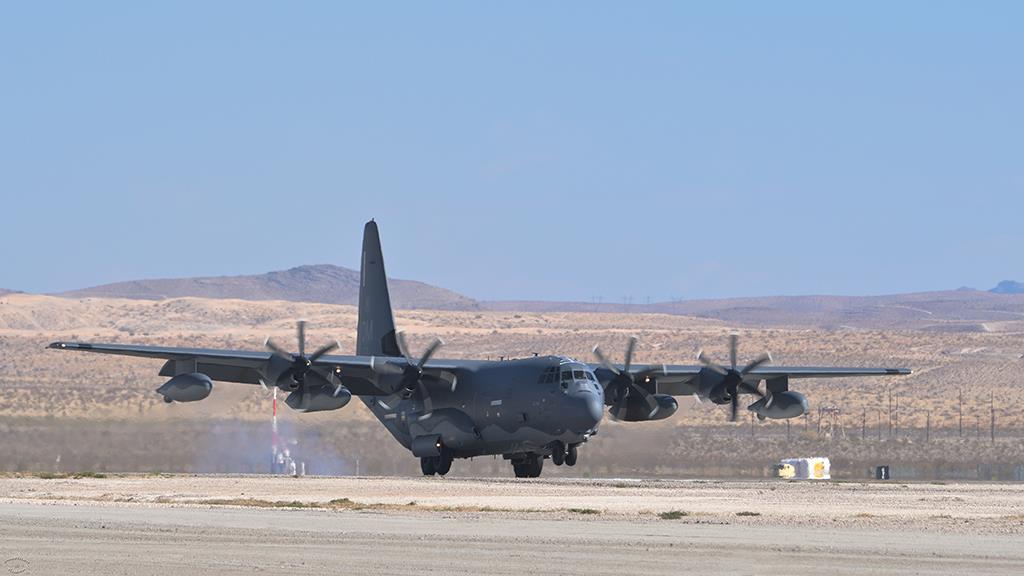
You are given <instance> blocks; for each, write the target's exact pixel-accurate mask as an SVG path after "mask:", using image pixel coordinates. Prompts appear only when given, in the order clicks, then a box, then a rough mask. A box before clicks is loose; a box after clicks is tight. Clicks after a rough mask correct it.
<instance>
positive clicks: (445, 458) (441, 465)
mask: <svg viewBox="0 0 1024 576" xmlns="http://www.w3.org/2000/svg"><path fill="white" fill-rule="evenodd" d="M453 460H455V456H454V455H453V454H452V451H451V450H449V449H448V448H446V447H442V448H441V454H439V455H437V456H427V457H425V458H420V470H422V471H423V475H424V476H433V475H434V474H437V475H438V476H444V475H445V474H447V473H448V472H450V471H451V469H452V461H453Z"/></svg>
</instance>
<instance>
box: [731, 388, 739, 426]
mask: <svg viewBox="0 0 1024 576" xmlns="http://www.w3.org/2000/svg"><path fill="white" fill-rule="evenodd" d="M729 408H730V410H731V412H730V414H731V415H730V416H729V421H730V422H735V421H736V413H737V412H738V411H739V409H740V395H739V394H733V395H732V397H731V398H730V399H729Z"/></svg>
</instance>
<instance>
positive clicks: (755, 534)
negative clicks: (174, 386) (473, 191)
mask: <svg viewBox="0 0 1024 576" xmlns="http://www.w3.org/2000/svg"><path fill="white" fill-rule="evenodd" d="M263 480H266V482H265V483H264V482H263ZM188 484H192V485H194V486H196V488H195V490H194V491H192V492H188V491H184V490H183V491H178V492H175V490H178V489H179V488H182V487H183V486H184V485H188ZM126 485H127V486H128V487H135V488H138V487H147V486H148V487H149V491H148V492H146V491H144V490H136V496H137V497H136V498H134V499H133V500H132V501H126V500H127V498H126V497H125V494H126V492H125V491H124V489H125V487H126ZM227 486H231V487H233V488H234V489H235V491H236V492H237V491H242V492H246V494H244V495H243V496H244V497H252V498H250V500H248V501H247V502H249V505H248V506H237V505H233V504H231V503H232V502H235V501H238V502H242V501H243V500H240V499H239V500H226V499H223V496H224V494H223V493H221V492H223V491H224V490H221V489H222V488H224V487H227ZM901 486H905V487H901ZM0 487H2V491H0V496H2V497H0V559H3V560H5V561H6V562H7V563H6V564H5V565H4V566H5V567H7V568H8V571H11V568H14V569H17V570H22V572H21V573H24V574H67V573H78V574H104V575H109V574H175V575H181V574H198V573H211V572H213V573H224V574H236V573H237V574H250V573H253V572H263V573H273V574H278V573H280V574H283V573H289V574H296V573H301V574H339V573H341V574H488V575H489V574H524V573H537V574H586V575H599V574H609V575H612V574H614V575H616V576H621V575H622V574H650V575H658V574H679V573H681V572H684V571H691V570H696V569H700V570H701V571H702V572H704V573H709V574H769V573H771V574H783V573H800V572H808V573H818V572H823V571H827V572H828V573H832V574H908V573H914V574H950V573H961V574H967V573H970V574H1020V573H1022V572H1024V516H1021V515H1019V514H1020V509H1021V507H1022V506H1024V497H1022V495H1024V488H1021V487H1019V486H1016V485H999V484H986V485H979V484H964V485H954V486H934V485H909V486H908V485H872V484H858V485H852V486H847V485H842V484H835V485H814V486H811V485H807V484H793V483H772V482H742V483H741V482H737V483H711V484H709V483H695V482H649V481H648V482H647V483H644V482H635V481H589V480H579V481H558V482H545V481H534V482H529V483H523V482H517V481H512V480H508V481H504V480H502V481H493V480H459V481H449V480H436V479H430V480H425V479H391V478H363V479H350V478H339V479H297V480H296V479H280V478H265V479H263V478H259V477H188V476H175V477H169V478H154V479H150V478H146V477H119V478H111V479H81V480H73V479H67V480H40V479H30V478H24V479H21V478H4V479H0ZM360 487H361V488H362V489H363V490H365V491H366V492H367V493H378V494H380V495H381V498H383V494H384V493H387V494H390V497H391V499H392V500H393V502H394V503H393V504H388V503H386V502H383V501H379V502H369V501H363V500H360V497H358V496H357V497H356V498H354V499H352V500H349V501H348V502H347V503H346V504H345V507H343V508H330V507H328V506H330V505H329V504H326V502H327V501H323V500H321V499H322V498H326V497H328V496H329V497H331V498H330V499H336V496H337V494H338V493H339V492H337V491H335V490H336V489H337V490H342V489H345V490H346V491H347V492H349V493H353V494H355V493H357V492H359V490H357V488H360ZM773 487H774V489H772V488H773ZM283 488H287V489H288V491H289V494H290V493H291V492H292V491H295V490H298V491H306V492H308V494H307V497H306V501H307V502H308V504H307V503H303V502H302V501H301V500H300V501H295V502H293V501H291V500H280V501H278V500H264V499H261V498H259V497H254V495H253V494H250V493H249V492H250V491H252V490H254V489H257V490H256V491H258V490H263V491H264V493H263V494H259V495H257V496H265V495H267V494H269V493H271V492H275V493H276V492H281V491H282V489H283ZM168 489H170V490H168ZM104 490H106V491H105V492H104ZM438 492H440V493H442V494H444V496H443V498H445V499H446V500H445V502H446V504H444V505H437V504H432V503H429V502H428V503H426V504H420V501H422V500H427V498H426V497H427V496H429V495H430V494H434V493H438ZM654 492H657V493H660V494H661V495H660V496H650V494H651V493H654ZM458 493H462V500H463V501H464V502H466V503H468V504H466V505H465V506H462V507H457V506H453V505H451V503H452V502H454V500H447V499H449V498H452V497H453V495H455V496H458ZM489 493H490V494H492V495H491V497H490V499H491V501H492V502H493V503H494V504H496V505H497V506H498V507H497V508H495V507H489V506H479V505H478V503H479V502H480V501H482V499H485V497H486V496H487V494H489ZM500 493H508V494H511V496H506V497H504V499H503V497H502V496H500ZM523 493H533V494H534V496H533V504H534V506H533V507H530V508H513V507H505V506H503V505H504V504H508V503H509V502H510V500H508V499H507V498H510V497H515V498H517V500H516V501H517V502H521V503H529V502H526V501H525V500H524V501H519V500H518V495H519V494H523ZM801 493H802V494H803V495H804V498H806V499H809V501H808V502H807V506H805V508H806V510H805V512H804V513H803V514H801V513H800V512H801V511H799V510H794V511H792V512H791V513H789V514H784V513H781V512H777V511H773V510H776V508H774V507H773V506H777V505H778V504H775V505H768V503H769V502H770V501H771V500H772V498H773V495H774V494H779V497H778V501H779V502H781V503H782V504H784V505H788V504H789V503H791V502H792V501H793V500H792V498H794V497H796V496H798V495H799V494H801ZM956 493H959V494H961V496H952V497H951V496H950V494H956ZM155 494H160V496H156V497H154V496H153V495H155ZM609 494H611V495H609ZM76 495H77V496H76ZM175 495H177V498H176V497H175ZM280 495H282V496H286V497H287V495H286V494H284V493H283V492H282V493H281V494H280ZM211 496H215V497H220V498H219V499H214V498H211ZM236 496H237V493H236ZM955 498H960V500H959V501H957V500H955ZM564 499H573V500H575V501H576V502H578V503H579V505H580V506H584V507H582V508H572V509H569V508H564V507H562V503H563V502H564V501H566V500H564ZM947 499H948V500H949V506H948V507H945V506H944V504H943V502H945V501H946V500H947ZM186 500H191V502H190V503H185V501H186ZM402 500H404V501H405V503H404V504H399V502H400V501H402ZM414 500H415V502H416V503H415V504H410V502H413V501H414ZM661 500H664V502H663V501H661ZM882 500H885V501H887V502H888V510H883V509H879V508H878V507H877V503H878V502H881V501H882ZM848 501H852V502H863V503H862V504H857V506H859V508H858V509H859V510H861V511H860V512H856V513H853V514H845V513H842V512H841V510H843V508H844V507H845V506H847V505H848ZM997 501H999V502H1001V504H997ZM200 502H205V503H200ZM211 502H220V503H212V504H211ZM271 502H275V504H271ZM314 502H321V504H313V503H314ZM353 502H354V503H355V504H353ZM666 502H671V505H672V506H673V509H679V510H680V511H682V512H685V515H682V516H681V517H679V518H676V519H663V518H662V517H661V515H660V514H661V512H658V511H657V509H658V507H659V506H661V505H662V504H664V503H666ZM687 503H689V504H690V506H688V507H689V508H691V509H692V511H688V510H684V509H683V508H681V506H684V505H685V504H687ZM989 503H990V504H991V505H992V507H991V508H990V507H989ZM555 504H557V506H556V505H555ZM601 504H604V506H601ZM698 504H701V506H698ZM258 506H263V507H258ZM309 506H324V507H318V508H313V507H309ZM353 506H354V508H353ZM363 506H365V507H363ZM588 506H594V507H593V508H589V507H588ZM935 506H938V507H939V508H945V509H947V512H946V513H943V514H935V513H933V512H934V510H932V509H931V508H932V507H935ZM737 509H738V510H739V512H737V511H735V510H737ZM913 509H920V511H921V514H920V516H921V517H920V518H917V519H916V520H915V519H914V518H911V516H913V514H908V513H907V510H913ZM716 510H717V511H716ZM756 510H761V512H757V511H756ZM889 515H893V516H892V517H888V516H889ZM801 518H802V520H801ZM903 520H907V521H906V522H904V521H903Z"/></svg>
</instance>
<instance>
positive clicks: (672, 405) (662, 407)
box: [618, 394, 679, 422]
mask: <svg viewBox="0 0 1024 576" xmlns="http://www.w3.org/2000/svg"><path fill="white" fill-rule="evenodd" d="M652 398H654V400H655V401H656V402H657V403H658V409H657V410H655V411H654V413H653V414H652V413H651V407H650V405H649V404H648V403H647V401H646V400H645V399H644V398H643V397H642V396H639V395H630V396H629V397H627V398H626V400H625V409H624V410H622V411H621V412H620V413H619V416H618V419H619V420H624V421H626V422H648V421H651V420H663V419H665V418H668V417H669V416H671V415H673V414H675V413H676V410H678V409H679V402H677V401H676V399H675V398H673V397H672V396H669V395H668V394H652Z"/></svg>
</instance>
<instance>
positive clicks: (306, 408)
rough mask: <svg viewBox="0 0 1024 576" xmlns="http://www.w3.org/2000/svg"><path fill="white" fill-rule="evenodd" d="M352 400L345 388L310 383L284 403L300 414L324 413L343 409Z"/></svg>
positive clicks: (289, 396)
mask: <svg viewBox="0 0 1024 576" xmlns="http://www.w3.org/2000/svg"><path fill="white" fill-rule="evenodd" d="M351 399H352V393H351V392H349V390H348V388H345V387H344V386H337V387H335V386H331V385H328V384H323V385H315V384H312V383H310V382H307V384H306V385H305V386H303V387H301V388H299V389H298V390H296V391H294V392H292V393H291V394H289V395H288V397H287V398H285V400H284V403H285V404H287V405H288V407H289V408H291V409H292V410H296V411H298V412H323V411H326V410H337V409H338V408H342V407H343V406H345V405H346V404H348V401H349V400H351Z"/></svg>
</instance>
